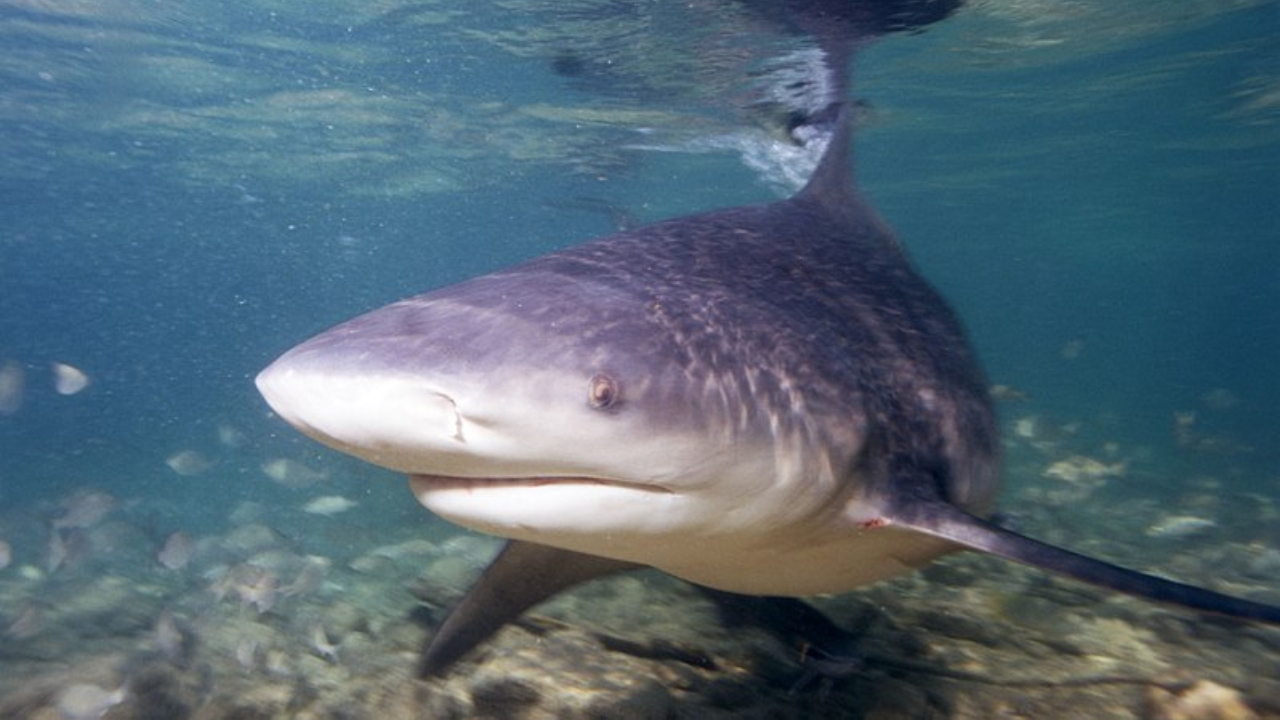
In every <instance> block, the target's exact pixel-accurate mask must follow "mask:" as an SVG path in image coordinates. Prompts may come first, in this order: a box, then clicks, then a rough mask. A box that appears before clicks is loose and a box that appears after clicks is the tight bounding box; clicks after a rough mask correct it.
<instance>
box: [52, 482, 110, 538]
mask: <svg viewBox="0 0 1280 720" xmlns="http://www.w3.org/2000/svg"><path fill="white" fill-rule="evenodd" d="M59 504H61V505H62V514H61V515H59V516H58V517H56V518H54V520H53V527H54V529H59V530H60V529H67V528H90V527H93V526H94V525H97V524H98V523H100V522H102V519H103V518H104V517H106V516H107V514H108V513H110V512H111V511H112V510H114V509H115V508H116V505H117V504H118V502H117V501H116V499H115V498H114V497H112V496H111V495H109V494H107V493H104V492H102V491H100V490H79V491H76V492H75V493H72V494H71V495H70V496H68V497H65V498H63V499H62V500H61V501H60V503H59Z"/></svg>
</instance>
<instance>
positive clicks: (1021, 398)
mask: <svg viewBox="0 0 1280 720" xmlns="http://www.w3.org/2000/svg"><path fill="white" fill-rule="evenodd" d="M989 392H990V393H991V397H992V398H993V399H995V400H1001V401H1003V402H1026V401H1028V400H1030V399H1031V396H1030V395H1027V394H1026V393H1025V392H1023V391H1021V390H1019V389H1018V388H1016V387H1013V386H1011V385H992V386H991V388H990V389H989Z"/></svg>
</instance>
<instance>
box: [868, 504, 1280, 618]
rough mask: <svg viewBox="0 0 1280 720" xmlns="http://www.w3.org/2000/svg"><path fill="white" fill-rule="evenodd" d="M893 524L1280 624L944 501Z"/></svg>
mask: <svg viewBox="0 0 1280 720" xmlns="http://www.w3.org/2000/svg"><path fill="white" fill-rule="evenodd" d="M892 522H893V524H894V525H897V526H899V527H906V528H910V529H912V530H915V531H917V532H921V533H924V534H926V535H932V536H934V537H939V538H943V539H945V540H950V541H951V542H954V543H956V544H957V545H960V546H962V547H965V548H968V549H970V550H977V551H979V552H984V553H988V554H991V555H997V556H999V557H1002V558H1005V559H1007V560H1013V561H1014V562H1019V563H1022V564H1024V565H1030V566H1031V567H1035V568H1039V569H1041V570H1045V571H1047V572H1051V573H1054V574H1057V575H1064V576H1066V577H1069V578H1073V579H1075V580H1079V581H1081V582H1085V583H1089V584H1091V585H1097V586H1098V587H1102V588H1106V589H1108V590H1115V591H1117V592H1122V593H1125V594H1128V595H1133V596H1135V597H1140V598H1143V599H1146V600H1152V601H1155V602H1159V603H1165V604H1168V605H1175V606H1178V607H1182V608H1187V609H1189V610H1196V611H1199V612H1206V613H1213V614H1215V615H1222V616H1225V617H1230V618H1237V619H1240V620H1251V621H1255V622H1262V623H1268V624H1273V625H1274V624H1280V607H1278V606H1275V605H1268V604H1266V603H1260V602H1254V601H1252V600H1245V599H1243V598H1237V597H1232V596H1230V595H1224V594H1222V593H1219V592H1214V591H1213V590H1208V589H1205V588H1202V587H1196V586H1195V585H1187V584H1185V583H1180V582H1175V581H1173V580H1166V579H1165V578H1161V577H1156V576H1155V575H1147V574H1145V573H1140V572H1137V571H1136V570H1129V569H1127V568H1123V567H1120V566H1119V565H1112V564H1111V563H1108V562H1103V561H1102V560H1098V559H1096V558H1091V557H1088V556H1086V555H1081V554H1079V553H1074V552H1071V551H1070V550H1065V549H1063V548H1060V547H1056V546H1054V545H1050V544H1048V543H1044V542H1041V541H1039V540H1033V539H1032V538H1029V537H1026V536H1024V535H1019V534H1018V533H1015V532H1013V531H1011V530H1006V529H1004V528H1002V527H999V526H997V525H994V524H992V523H990V522H987V521H985V520H982V519H980V518H977V517H974V516H973V515H970V514H968V513H966V512H964V511H963V510H961V509H959V508H957V507H955V506H953V505H950V504H947V503H944V502H941V501H937V502H927V503H924V502H922V503H921V504H920V505H919V506H917V507H916V508H914V511H907V512H904V513H902V516H901V517H894V518H893V519H892Z"/></svg>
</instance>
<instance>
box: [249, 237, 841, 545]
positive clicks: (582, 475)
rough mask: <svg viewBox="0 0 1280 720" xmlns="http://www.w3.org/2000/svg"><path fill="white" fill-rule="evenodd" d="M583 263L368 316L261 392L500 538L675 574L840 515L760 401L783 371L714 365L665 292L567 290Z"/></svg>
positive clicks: (282, 366) (322, 341)
mask: <svg viewBox="0 0 1280 720" xmlns="http://www.w3.org/2000/svg"><path fill="white" fill-rule="evenodd" d="M576 262H577V261H576V260H573V259H566V258H564V257H562V256H551V257H550V258H549V259H543V260H541V261H536V262H534V263H531V264H527V265H525V266H521V267H517V268H514V269H512V270H508V271H504V272H501V273H497V274H494V275H489V276H485V277H482V278H477V279H475V280H472V281H469V282H465V283H462V284H460V285H455V286H452V287H448V288H444V289H442V290H438V291H435V292H431V293H427V294H424V295H419V296H416V297H413V298H409V299H407V300H404V301H401V302H397V303H394V304H392V305H389V306H386V307H383V308H381V309H378V310H375V311H373V312H370V313H368V314H365V315H363V316H360V317H357V318H355V319H353V320H350V321H348V322H346V323H344V324H342V325H339V326H337V327H335V328H333V329H331V330H329V331H327V332H325V333H322V334H320V335H318V336H316V337H314V338H312V339H310V340H308V341H306V342H304V343H303V344H301V345H299V346H297V347H295V348H293V349H292V350H290V351H289V352H287V353H286V354H285V355H283V356H282V357H280V358H279V359H278V360H276V361H275V362H274V363H273V364H272V365H271V366H269V367H268V368H267V369H266V370H264V371H263V372H262V373H261V374H260V375H259V376H258V379H257V384H258V387H259V389H260V390H261V392H262V394H263V396H264V397H265V398H266V399H267V401H268V403H269V404H270V405H271V407H272V408H273V409H274V410H275V411H276V412H277V413H278V415H279V416H280V417H281V418H283V419H284V420H286V421H287V422H289V423H290V424H292V425H294V426H295V427H297V428H298V429H299V430H301V431H302V432H304V433H306V434H307V435H309V436H311V437H312V438H314V439H316V440H318V441H320V442H322V443H324V444H326V445H329V446H331V447H333V448H335V449H338V450H341V451H343V452H346V453H349V454H351V455H355V456H357V457H360V458H362V459H364V460H367V461H369V462H371V463H374V464H377V465H380V466H383V467H386V468H390V469H393V470H397V471H400V472H403V473H406V474H408V475H409V476H410V479H411V487H412V490H413V492H414V494H415V496H416V497H417V499H418V500H419V501H420V502H421V503H422V504H423V505H425V506H426V507H427V508H429V509H430V510H432V511H433V512H435V513H436V514H438V515H441V516H442V517H444V518H446V519H449V520H451V521H453V522H456V523H458V524H460V525H463V526H466V527H470V528H473V529H476V530H480V531H484V532H489V533H492V534H496V535H500V536H503V537H508V538H515V539H521V540H528V541H532V542H538V543H542V544H546V545H553V546H557V547H563V548H567V549H574V550H579V551H583V552H590V553H593V554H598V555H605V556H609V557H615V558H619V559H625V560H629V561H634V562H641V563H645V564H650V565H658V566H668V567H669V566H671V565H672V563H673V562H675V564H677V565H678V564H680V563H685V562H689V561H690V558H691V554H690V553H689V552H688V548H689V545H690V543H691V542H696V541H700V540H701V539H706V538H719V539H721V540H724V541H726V542H730V543H731V542H732V538H735V537H742V538H746V537H751V538H758V537H760V535H761V533H762V531H767V530H768V528H770V527H772V526H778V525H782V524H785V523H789V522H792V521H794V519H795V515H797V514H804V513H806V512H808V513H812V514H815V515H816V514H818V513H821V512H824V510H823V508H824V507H825V505H826V503H827V502H828V501H829V500H830V497H829V496H815V494H814V493H813V492H812V488H811V487H809V486H807V485H806V482H807V479H808V478H815V477H818V476H819V475H820V473H815V472H813V469H812V467H811V465H812V464H813V462H814V459H815V458H818V457H820V456H821V455H822V454H821V453H813V452H811V451H806V450H804V449H803V448H801V447H800V445H801V444H803V442H802V440H803V436H804V433H803V431H802V429H801V428H799V427H798V426H796V425H795V423H793V422H791V421H790V419H789V418H790V417H791V415H792V413H791V411H790V408H787V407H785V406H786V403H785V402H775V403H770V402H762V401H761V398H765V399H766V400H767V399H768V398H769V397H777V396H778V394H779V392H780V390H779V389H778V387H777V386H778V383H777V382H776V379H774V378H770V377H764V376H760V377H752V376H748V375H747V374H746V373H747V372H748V371H747V370H746V369H744V368H743V367H741V366H740V365H739V364H737V363H729V362H728V359H727V358H726V362H725V363H724V364H718V363H717V362H716V361H714V359H713V358H714V354H715V353H714V352H711V353H710V355H708V348H706V347H696V346H700V345H707V344H714V343H716V342H717V340H715V339H714V335H715V333H714V330H713V329H712V328H709V327H707V326H705V325H704V326H703V327H701V328H700V329H699V332H691V333H685V332H684V330H683V329H681V328H679V327H675V326H674V325H673V321H672V319H671V318H669V317H668V314H669V313H668V312H667V311H666V309H664V306H663V304H662V302H660V301H658V300H655V299H654V297H652V296H651V295H649V294H648V292H647V290H646V288H648V287H650V284H649V283H646V282H634V283H625V282H619V281H617V279H616V278H608V277H604V278H600V279H599V280H595V279H591V278H588V277H581V276H579V277H576V278H575V279H573V281H572V282H571V281H570V277H571V276H573V275H575V274H577V273H576V268H575V267H574V265H575V263H576ZM682 312H684V311H682ZM771 387H772V392H771V391H770V388H771ZM780 408H781V409H780ZM780 437H781V438H783V439H786V438H790V439H792V440H794V441H795V442H790V441H788V442H782V443H780V442H779V439H780ZM784 480H785V481H784ZM780 508H782V510H781V511H780V510H779V509H780ZM671 555H676V556H679V559H678V560H675V561H672V559H671V558H670V557H668V556H671Z"/></svg>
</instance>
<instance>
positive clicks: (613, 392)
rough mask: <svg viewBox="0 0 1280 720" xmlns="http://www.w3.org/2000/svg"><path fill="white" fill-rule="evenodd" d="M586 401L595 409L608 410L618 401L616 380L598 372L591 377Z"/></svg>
mask: <svg viewBox="0 0 1280 720" xmlns="http://www.w3.org/2000/svg"><path fill="white" fill-rule="evenodd" d="M587 402H588V403H589V404H590V405H591V407H593V408H595V409H596V410H608V409H609V408H611V407H613V406H614V405H616V404H617V403H618V381H617V380H614V379H613V378H611V377H609V376H608V375H605V374H604V373H598V374H596V375H593V376H592V377H591V384H590V386H589V387H588V388H587Z"/></svg>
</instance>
